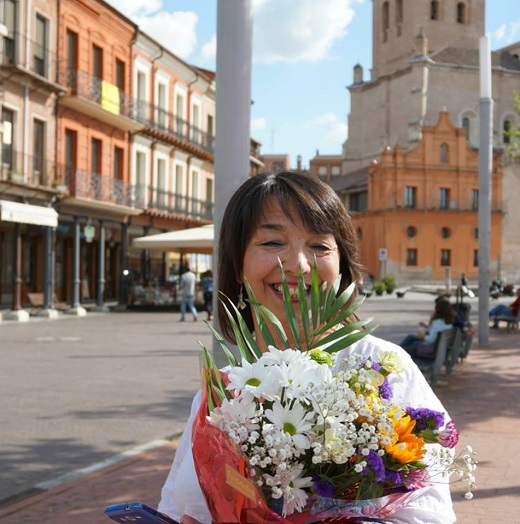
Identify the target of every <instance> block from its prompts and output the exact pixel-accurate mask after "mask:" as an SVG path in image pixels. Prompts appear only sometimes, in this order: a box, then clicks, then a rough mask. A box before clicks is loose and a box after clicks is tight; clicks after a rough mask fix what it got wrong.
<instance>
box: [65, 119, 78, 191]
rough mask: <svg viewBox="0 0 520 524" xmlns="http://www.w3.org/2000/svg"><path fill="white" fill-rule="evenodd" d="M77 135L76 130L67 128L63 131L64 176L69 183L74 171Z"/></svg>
mask: <svg viewBox="0 0 520 524" xmlns="http://www.w3.org/2000/svg"><path fill="white" fill-rule="evenodd" d="M77 143H78V137H77V133H76V131H72V130H70V129H67V130H66V131H65V177H66V182H67V183H69V184H70V182H71V181H72V180H71V178H72V176H73V175H74V174H75V172H76V155H77Z"/></svg>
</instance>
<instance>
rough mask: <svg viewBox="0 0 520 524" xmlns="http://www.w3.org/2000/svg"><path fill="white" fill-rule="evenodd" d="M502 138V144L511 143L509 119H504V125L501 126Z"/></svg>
mask: <svg viewBox="0 0 520 524" xmlns="http://www.w3.org/2000/svg"><path fill="white" fill-rule="evenodd" d="M502 140H503V142H504V144H510V143H511V120H504V125H503V126H502Z"/></svg>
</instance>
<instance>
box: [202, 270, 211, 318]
mask: <svg viewBox="0 0 520 524" xmlns="http://www.w3.org/2000/svg"><path fill="white" fill-rule="evenodd" d="M201 284H202V292H203V296H204V309H205V311H206V313H207V314H208V320H212V319H213V271H211V269H208V270H207V271H206V272H205V273H204V276H203V277H202V282H201Z"/></svg>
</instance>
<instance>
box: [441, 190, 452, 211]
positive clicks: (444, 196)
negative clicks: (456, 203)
mask: <svg viewBox="0 0 520 524" xmlns="http://www.w3.org/2000/svg"><path fill="white" fill-rule="evenodd" d="M449 207H450V190H449V189H448V188H447V187H441V188H440V189H439V208H440V209H448V208H449Z"/></svg>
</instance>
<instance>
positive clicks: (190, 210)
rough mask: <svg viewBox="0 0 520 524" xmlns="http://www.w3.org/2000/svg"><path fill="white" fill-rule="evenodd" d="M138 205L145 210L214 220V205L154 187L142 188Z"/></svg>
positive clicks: (138, 192)
mask: <svg viewBox="0 0 520 524" xmlns="http://www.w3.org/2000/svg"><path fill="white" fill-rule="evenodd" d="M140 187H141V189H140V190H139V191H137V192H136V195H139V197H138V198H137V199H136V205H137V206H138V207H141V208H143V209H150V210H156V211H160V212H163V213H175V214H178V215H184V216H187V217H192V218H202V219H205V220H210V221H211V220H213V208H214V203H213V202H211V201H207V200H200V199H198V198H193V197H191V196H189V195H183V194H179V193H172V192H170V191H165V190H163V189H158V188H156V187H152V186H140Z"/></svg>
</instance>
